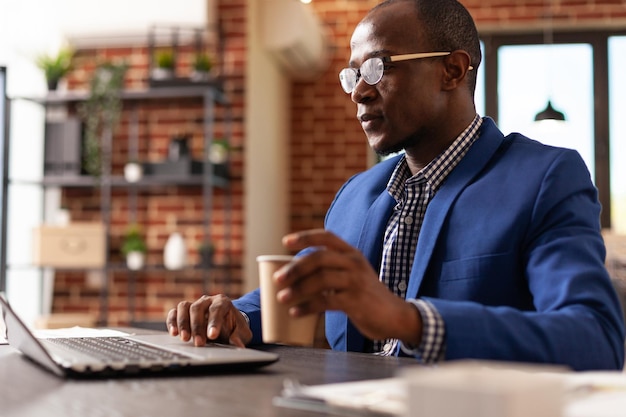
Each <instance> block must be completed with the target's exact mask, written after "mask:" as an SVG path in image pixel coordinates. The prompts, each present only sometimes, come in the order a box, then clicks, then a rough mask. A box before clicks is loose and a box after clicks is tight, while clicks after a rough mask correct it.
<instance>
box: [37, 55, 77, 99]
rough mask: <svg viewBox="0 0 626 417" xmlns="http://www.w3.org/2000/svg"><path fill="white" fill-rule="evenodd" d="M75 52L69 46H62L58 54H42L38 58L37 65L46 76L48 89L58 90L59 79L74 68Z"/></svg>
mask: <svg viewBox="0 0 626 417" xmlns="http://www.w3.org/2000/svg"><path fill="white" fill-rule="evenodd" d="M73 57H74V52H73V51H72V50H71V49H69V48H62V49H60V50H59V52H58V53H57V54H56V55H47V54H44V55H40V56H39V57H38V58H37V61H36V63H37V66H38V67H39V68H41V69H42V70H43V72H44V75H45V77H46V82H47V84H48V90H50V91H53V90H56V88H57V86H58V84H59V80H61V78H63V77H64V76H65V75H66V74H67V73H68V72H69V71H70V69H71V68H72V58H73Z"/></svg>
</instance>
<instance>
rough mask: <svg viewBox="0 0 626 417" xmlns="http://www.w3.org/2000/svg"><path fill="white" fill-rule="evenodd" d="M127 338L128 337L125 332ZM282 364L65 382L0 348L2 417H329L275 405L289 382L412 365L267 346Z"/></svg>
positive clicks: (368, 374)
mask: <svg viewBox="0 0 626 417" xmlns="http://www.w3.org/2000/svg"><path fill="white" fill-rule="evenodd" d="M126 330H128V329H126ZM263 350H269V351H273V352H277V353H278V354H279V355H280V360H279V361H278V362H276V363H274V364H272V365H269V366H266V367H264V368H261V369H259V370H257V371H253V372H249V373H239V374H217V375H206V376H176V377H172V376H168V377H156V378H153V377H150V378H131V379H111V380H88V381H84V380H80V381H75V380H63V379H59V378H57V377H55V376H54V375H52V374H50V373H48V372H46V371H44V370H42V369H40V368H39V367H38V366H35V365H34V364H32V363H30V362H29V361H28V360H26V359H25V358H24V357H22V356H21V354H19V353H18V352H17V351H15V350H14V349H13V348H11V347H9V346H6V345H2V346H0V416H3V417H21V416H28V417H32V416H40V415H45V416H53V417H56V416H62V417H73V416H76V417H92V416H96V417H120V416H130V417H159V416H164V417H177V416H237V417H274V416H277V417H280V416H289V417H304V416H322V415H323V414H319V413H314V412H307V411H298V410H293V409H287V408H282V407H276V406H274V405H273V404H272V398H273V397H274V396H276V395H278V394H279V393H280V392H281V390H282V386H283V381H284V380H285V379H286V378H291V379H295V380H297V381H299V382H300V383H302V384H307V385H313V384H323V383H333V382H344V381H356V380H361V379H375V378H386V377H390V376H393V375H394V373H395V372H396V371H397V370H398V368H399V367H402V366H408V365H414V364H415V361H414V360H412V359H408V358H395V357H380V356H374V355H369V354H362V353H345V352H335V351H330V350H326V349H309V348H296V347H284V346H264V347H263Z"/></svg>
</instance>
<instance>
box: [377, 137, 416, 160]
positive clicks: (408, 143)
mask: <svg viewBox="0 0 626 417" xmlns="http://www.w3.org/2000/svg"><path fill="white" fill-rule="evenodd" d="M417 141H418V138H417V136H416V135H411V136H407V137H406V138H404V139H403V140H401V141H400V142H398V143H395V144H393V145H391V146H389V147H387V148H384V149H374V152H376V154H377V155H379V156H387V155H391V154H392V153H398V152H400V151H403V150H405V149H406V148H410V147H412V146H413V145H415V144H416V143H417Z"/></svg>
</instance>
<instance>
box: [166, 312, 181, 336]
mask: <svg viewBox="0 0 626 417" xmlns="http://www.w3.org/2000/svg"><path fill="white" fill-rule="evenodd" d="M165 325H166V326H167V330H168V331H169V332H170V335H172V336H178V325H177V324H176V309H175V308H173V309H171V310H170V311H169V312H168V313H167V319H166V320H165Z"/></svg>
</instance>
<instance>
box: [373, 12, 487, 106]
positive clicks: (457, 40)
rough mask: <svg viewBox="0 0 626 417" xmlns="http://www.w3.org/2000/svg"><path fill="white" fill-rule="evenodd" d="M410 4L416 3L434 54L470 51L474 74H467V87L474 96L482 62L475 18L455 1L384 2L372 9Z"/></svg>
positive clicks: (421, 24) (422, 27)
mask: <svg viewBox="0 0 626 417" xmlns="http://www.w3.org/2000/svg"><path fill="white" fill-rule="evenodd" d="M401 1H407V2H410V3H413V5H414V6H415V10H416V11H417V14H418V18H419V22H418V23H419V25H420V26H421V29H422V31H423V33H424V35H425V36H426V42H427V43H428V44H429V45H430V48H431V50H433V51H455V50H459V49H460V50H463V51H465V52H467V53H468V54H469V56H470V59H471V63H470V64H471V65H472V66H473V67H474V70H473V71H470V72H469V73H468V75H467V76H468V84H469V87H470V90H471V92H472V94H473V92H474V90H475V88H476V73H477V71H476V70H477V69H478V66H479V65H480V62H481V60H482V54H481V51H480V38H479V37H478V30H477V29H476V25H475V23H474V19H473V18H472V16H471V15H470V13H469V11H468V10H467V9H466V8H465V6H463V5H462V4H461V3H459V2H458V1H456V0H385V1H383V2H382V3H380V4H378V5H377V6H375V7H374V8H373V9H372V10H376V9H380V8H382V7H385V6H387V5H389V4H392V3H398V2H401Z"/></svg>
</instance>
